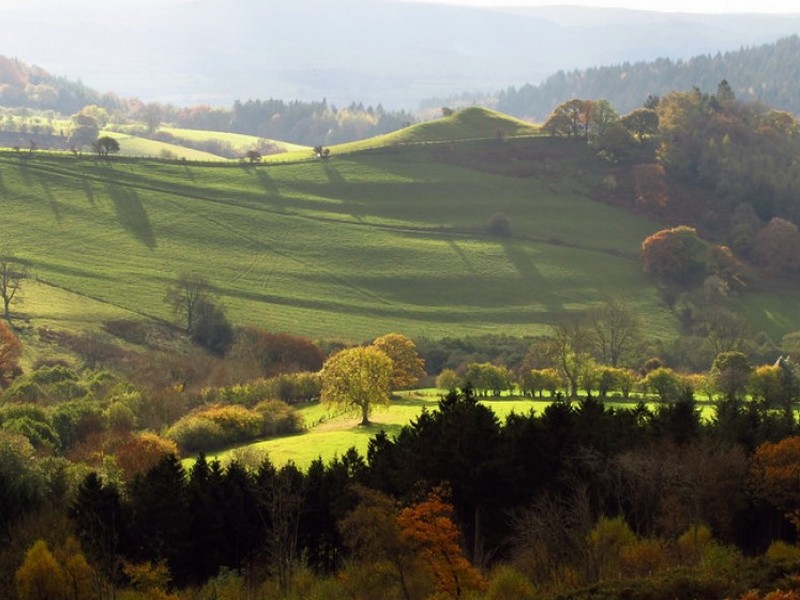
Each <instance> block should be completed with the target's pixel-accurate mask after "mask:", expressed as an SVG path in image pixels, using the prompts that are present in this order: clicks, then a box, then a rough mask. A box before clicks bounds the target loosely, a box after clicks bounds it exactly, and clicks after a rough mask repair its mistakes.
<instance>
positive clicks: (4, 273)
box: [0, 250, 28, 319]
mask: <svg viewBox="0 0 800 600" xmlns="http://www.w3.org/2000/svg"><path fill="white" fill-rule="evenodd" d="M27 276H28V273H27V270H26V269H25V267H24V265H22V264H21V263H20V262H19V261H18V260H17V259H16V258H14V255H13V254H12V253H11V252H10V251H8V250H0V296H2V297H3V317H4V318H6V319H8V317H9V315H10V314H11V313H10V307H11V303H12V302H13V301H14V297H15V296H16V295H17V292H18V291H19V290H20V288H21V287H22V280H23V279H25V278H26V277H27Z"/></svg>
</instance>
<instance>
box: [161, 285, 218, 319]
mask: <svg viewBox="0 0 800 600" xmlns="http://www.w3.org/2000/svg"><path fill="white" fill-rule="evenodd" d="M210 297H211V285H210V284H209V282H208V280H207V279H205V278H204V277H202V276H200V275H192V274H188V273H184V274H183V275H181V276H180V277H179V278H178V280H177V281H176V282H175V283H174V284H172V285H171V286H170V287H169V288H167V294H166V296H165V297H164V301H165V302H167V304H169V305H170V306H171V307H172V311H173V312H174V313H175V315H177V316H179V317H181V318H182V319H183V322H184V323H185V324H186V331H187V332H189V333H194V332H195V329H196V328H197V323H198V319H199V317H200V313H201V310H202V309H203V307H204V306H207V305H208V304H210V303H211V302H210Z"/></svg>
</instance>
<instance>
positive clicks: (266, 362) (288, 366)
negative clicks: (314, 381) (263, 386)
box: [233, 327, 323, 377]
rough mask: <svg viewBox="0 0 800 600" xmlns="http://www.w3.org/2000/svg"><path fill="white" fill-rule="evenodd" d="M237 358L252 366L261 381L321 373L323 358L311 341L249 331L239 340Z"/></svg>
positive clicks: (255, 330) (249, 329)
mask: <svg viewBox="0 0 800 600" xmlns="http://www.w3.org/2000/svg"><path fill="white" fill-rule="evenodd" d="M233 356H234V358H237V359H240V360H246V361H249V362H252V363H253V364H254V366H256V367H257V369H258V371H259V373H258V374H259V375H260V376H261V377H273V376H275V375H279V374H281V373H294V372H297V371H319V370H320V369H321V368H322V362H323V356H322V352H320V350H319V348H317V346H316V345H314V343H313V342H312V341H311V340H308V339H306V338H302V337H298V336H294V335H289V334H286V333H270V332H268V331H263V330H260V329H255V328H251V327H248V328H246V329H244V330H242V331H241V332H240V333H239V335H238V336H237V340H236V345H235V347H234V350H233Z"/></svg>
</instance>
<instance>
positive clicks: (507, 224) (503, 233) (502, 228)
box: [486, 213, 511, 238]
mask: <svg viewBox="0 0 800 600" xmlns="http://www.w3.org/2000/svg"><path fill="white" fill-rule="evenodd" d="M486 230H487V231H488V232H489V233H491V234H492V235H495V236H497V237H504V238H506V237H511V219H509V218H508V217H507V216H506V215H504V214H503V213H495V214H493V215H492V217H491V218H490V219H489V222H488V223H487V224H486Z"/></svg>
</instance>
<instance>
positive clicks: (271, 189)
mask: <svg viewBox="0 0 800 600" xmlns="http://www.w3.org/2000/svg"><path fill="white" fill-rule="evenodd" d="M254 171H255V175H256V178H257V179H258V182H259V183H260V184H261V186H262V187H263V188H264V190H265V191H266V192H267V193H268V194H269V195H270V196H275V197H277V198H280V197H281V191H280V190H279V189H278V186H277V185H276V184H275V182H274V181H273V179H272V177H270V176H269V174H268V173H267V171H266V170H265V169H254Z"/></svg>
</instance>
